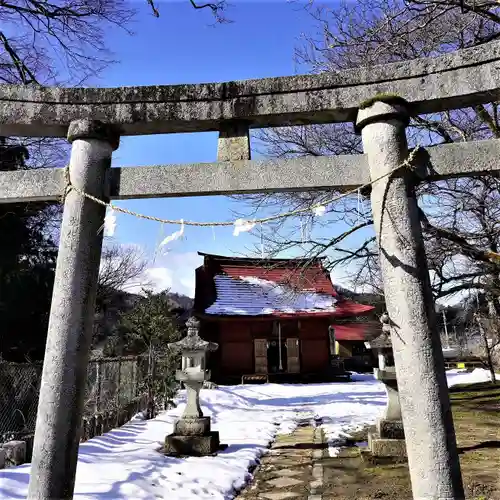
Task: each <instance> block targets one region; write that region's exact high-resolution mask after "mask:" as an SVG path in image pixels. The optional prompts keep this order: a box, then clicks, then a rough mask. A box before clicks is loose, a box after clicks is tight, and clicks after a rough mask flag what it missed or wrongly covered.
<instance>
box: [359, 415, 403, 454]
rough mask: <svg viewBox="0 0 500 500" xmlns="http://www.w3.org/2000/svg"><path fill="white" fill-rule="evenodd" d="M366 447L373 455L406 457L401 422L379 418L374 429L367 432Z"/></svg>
mask: <svg viewBox="0 0 500 500" xmlns="http://www.w3.org/2000/svg"><path fill="white" fill-rule="evenodd" d="M368 449H369V450H370V453H371V455H372V456H373V457H378V458H389V457H396V458H406V442H405V433H404V428H403V422H402V421H401V420H387V419H385V418H381V419H380V420H379V421H378V422H377V426H376V431H375V432H370V433H369V434H368Z"/></svg>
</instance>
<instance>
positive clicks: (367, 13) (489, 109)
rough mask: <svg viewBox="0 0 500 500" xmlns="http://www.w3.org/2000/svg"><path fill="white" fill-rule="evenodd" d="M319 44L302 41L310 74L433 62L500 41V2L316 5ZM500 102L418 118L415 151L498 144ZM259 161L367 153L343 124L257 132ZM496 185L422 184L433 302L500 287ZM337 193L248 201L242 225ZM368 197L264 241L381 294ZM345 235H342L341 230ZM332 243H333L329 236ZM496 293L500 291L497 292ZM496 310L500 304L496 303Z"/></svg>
mask: <svg viewBox="0 0 500 500" xmlns="http://www.w3.org/2000/svg"><path fill="white" fill-rule="evenodd" d="M306 8H307V9H309V12H310V14H311V16H313V17H314V19H315V20H316V22H317V25H318V28H319V29H318V35H317V36H307V37H303V40H302V43H301V45H300V46H299V47H298V48H297V50H296V60H297V62H298V63H299V64H300V65H302V66H305V67H307V68H308V69H309V70H310V71H311V72H313V73H318V72H323V71H333V72H335V71H341V70H344V69H348V68H352V67H357V66H371V65H374V64H384V63H390V62H396V61H402V60H409V59H414V58H418V57H432V56H436V55H439V54H443V53H446V52H450V51H453V50H457V49H461V48H465V47H471V46H475V45H479V44H482V43H485V42H487V41H490V40H493V39H495V38H497V37H498V36H499V35H500V22H499V17H498V14H499V12H500V6H499V5H498V3H493V2H491V3H480V4H479V3H478V4H477V5H476V10H475V11H473V10H472V7H471V6H470V5H469V6H467V5H465V6H464V12H462V7H461V5H460V2H459V1H456V2H455V1H448V0H442V1H438V0H428V1H427V0H425V1H422V2H421V1H413V0H408V1H404V0H375V1H372V0H360V1H358V2H356V3H352V2H342V3H340V4H339V5H335V6H334V7H331V6H330V7H326V6H322V5H319V4H318V3H317V2H310V3H309V4H308V6H307V7H306ZM498 106H499V103H497V102H493V103H490V104H489V105H485V106H477V107H475V108H468V109H461V110H456V111H451V112H444V113H436V114H433V115H423V116H417V117H415V118H413V119H412V122H411V124H410V127H409V129H408V138H409V143H410V146H415V145H417V144H420V145H423V146H428V145H436V144H443V143H450V142H459V141H469V140H477V139H486V138H492V137H497V138H498V137H500V121H499V107H498ZM257 139H258V142H259V147H260V150H261V151H262V152H264V153H265V154H267V155H270V156H273V157H290V156H294V157H297V156H298V157H300V156H311V155H312V156H318V155H337V154H357V153H361V152H362V148H361V142H360V138H359V136H356V135H355V134H354V131H353V130H352V127H351V126H350V125H347V124H332V125H326V126H325V125H315V126H304V127H289V128H280V129H274V130H269V129H268V130H264V131H261V132H260V133H259V134H258V136H257ZM498 187H499V185H498V180H497V179H496V178H495V177H493V176H490V177H482V178H467V179H453V180H449V181H442V182H439V183H432V184H431V183H421V184H420V185H419V186H418V188H417V194H418V196H419V204H420V207H421V210H420V215H421V223H422V229H423V231H424V235H425V238H426V245H427V250H428V252H427V253H428V256H429V266H430V269H431V278H432V282H433V288H434V292H435V296H436V297H437V298H439V297H449V296H452V295H454V294H457V293H463V292H464V291H465V290H468V289H470V288H478V289H482V288H484V286H485V281H486V280H490V281H491V280H493V281H495V280H496V281H498V274H499V271H500V269H499V263H498V259H497V258H495V255H496V254H497V252H498V251H499V248H498V245H499V242H500V241H499V233H498V229H499V227H498V220H499V218H498V217H499V215H500V212H499V211H500V203H499V202H500V195H499V194H498ZM335 194H336V193H334V192H324V191H322V192H314V193H280V194H271V195H252V196H251V197H247V198H245V199H246V200H247V201H248V202H249V205H250V206H249V208H247V209H245V210H244V214H243V215H245V216H248V215H249V212H252V211H256V210H258V209H259V208H261V207H263V206H265V207H266V208H267V210H269V211H271V213H273V212H274V213H278V212H282V211H285V210H294V209H297V208H307V207H312V206H313V205H315V204H317V203H325V202H326V201H327V200H329V199H332V197H334V196H335ZM368 195H369V192H368V191H367V192H359V193H358V195H357V196H356V195H354V196H350V197H347V198H343V199H342V200H340V201H338V202H333V203H329V204H328V207H327V212H326V214H325V216H323V217H321V218H318V217H315V216H314V214H313V212H312V211H311V212H310V213H307V214H303V215H301V216H300V217H295V218H293V219H287V220H280V221H277V222H274V223H272V224H270V225H269V226H267V227H268V230H266V231H265V232H264V234H263V236H262V239H263V241H264V244H265V246H266V250H267V251H268V253H269V254H270V255H277V254H280V253H282V252H283V251H287V252H288V253H290V252H295V253H297V254H299V255H302V256H303V255H307V256H310V257H311V258H312V257H316V256H318V255H326V256H327V257H328V261H327V264H328V266H329V267H330V269H346V268H347V269H349V270H350V272H349V278H350V281H351V282H352V285H354V286H357V287H363V286H364V287H367V286H368V288H375V289H378V288H380V283H381V279H380V269H379V265H378V251H377V246H376V239H375V233H374V230H373V227H372V220H371V210H370V204H369V198H368ZM337 228H340V229H337ZM332 234H333V235H332ZM497 288H498V289H500V287H497ZM496 303H498V301H497V302H496Z"/></svg>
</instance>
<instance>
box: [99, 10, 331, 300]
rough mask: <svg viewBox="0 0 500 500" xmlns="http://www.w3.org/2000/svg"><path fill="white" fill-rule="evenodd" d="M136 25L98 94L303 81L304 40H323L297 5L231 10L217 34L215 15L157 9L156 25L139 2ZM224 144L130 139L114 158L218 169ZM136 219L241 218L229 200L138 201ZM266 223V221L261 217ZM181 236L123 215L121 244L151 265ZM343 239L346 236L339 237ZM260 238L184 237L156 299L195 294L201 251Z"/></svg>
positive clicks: (130, 204) (122, 40) (198, 232)
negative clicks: (158, 251) (161, 248)
mask: <svg viewBox="0 0 500 500" xmlns="http://www.w3.org/2000/svg"><path fill="white" fill-rule="evenodd" d="M135 2H136V3H137V9H138V16H137V18H136V21H135V24H134V26H132V29H133V30H134V32H135V35H134V36H130V35H128V34H127V33H126V32H124V31H120V30H114V31H111V32H110V33H109V37H108V45H109V47H110V48H111V50H112V51H113V52H114V56H115V58H116V59H117V60H118V61H119V63H118V64H115V65H113V66H111V67H109V68H108V69H106V70H105V71H104V72H103V73H102V75H100V78H99V79H96V80H94V81H93V82H91V83H92V84H93V85H96V86H104V87H115V86H130V85H162V84H163V85H168V84H177V83H201V82H211V81H226V80H239V79H247V78H262V77H270V76H282V75H292V74H295V73H303V72H306V71H307V69H306V68H298V67H297V66H296V64H295V62H294V60H293V53H294V48H295V47H296V46H297V45H298V44H299V38H300V35H301V33H309V34H311V33H316V32H317V27H316V25H315V24H314V21H313V19H312V18H311V17H310V16H309V14H308V13H307V12H306V11H305V10H304V8H303V5H304V4H300V3H296V2H287V1H286V0H282V1H281V2H275V3H271V2H250V1H248V2H245V1H233V4H232V5H231V7H230V8H229V10H228V12H227V16H228V17H229V18H230V19H231V20H232V21H233V22H232V23H230V24H218V25H214V24H213V18H212V16H211V13H210V11H209V10H208V9H207V10H203V11H202V10H199V11H196V10H194V9H193V8H192V7H191V6H190V5H189V2H188V1H187V0H185V1H182V2H181V1H177V2H158V4H157V5H158V7H159V11H160V17H159V18H155V17H153V16H152V15H151V12H150V10H149V8H148V5H147V3H146V0H135ZM216 152H217V134H216V133H203V134H170V135H154V136H146V137H144V136H142V137H124V138H123V139H122V142H121V144H120V147H119V149H118V150H117V151H116V152H115V154H114V163H113V165H114V166H130V165H135V166H139V165H155V164H169V163H190V162H211V161H215V160H216ZM122 204H123V205H124V206H126V207H127V208H129V209H132V210H135V211H138V212H143V213H147V214H151V215H156V216H158V217H163V218H169V219H185V220H198V221H206V220H211V221H217V220H232V219H234V218H235V217H234V216H233V214H232V212H231V210H232V209H236V210H237V209H238V208H241V207H239V206H236V202H234V201H232V200H229V199H228V198H227V197H200V198H192V197H190V198H179V199H154V200H134V201H127V202H123V203H122ZM263 215H265V214H263ZM177 229H178V227H175V226H165V227H163V228H162V227H161V225H159V224H157V223H154V222H148V221H144V220H139V219H135V218H133V217H130V216H127V215H118V218H117V228H116V233H115V236H114V240H115V241H116V242H118V243H122V244H132V245H138V246H140V247H141V248H142V249H143V250H144V252H145V254H146V255H147V256H148V257H152V255H153V254H154V250H155V246H156V245H157V243H158V242H159V241H160V239H161V238H162V237H164V236H166V235H167V234H170V233H172V232H173V231H176V230H177ZM339 232H340V231H339ZM255 242H256V240H255V237H252V236H251V235H249V234H244V235H241V236H239V237H234V236H233V235H232V228H218V229H215V231H212V230H211V229H204V228H192V227H187V228H186V231H185V237H184V239H183V240H180V241H177V242H175V243H174V244H172V245H171V251H170V252H169V253H168V254H166V255H162V256H158V257H157V258H156V259H155V261H154V263H152V264H151V267H152V269H151V270H150V276H151V279H153V280H154V281H155V282H156V286H157V288H158V289H161V288H165V287H169V288H171V289H172V290H173V291H178V292H181V293H188V294H192V292H193V286H194V269H195V267H196V266H197V265H199V264H200V263H201V259H200V258H199V257H197V256H196V252H197V251H204V252H208V253H217V254H229V255H231V254H243V253H245V252H246V249H247V248H249V247H251V246H252V245H253V244H254V243H255Z"/></svg>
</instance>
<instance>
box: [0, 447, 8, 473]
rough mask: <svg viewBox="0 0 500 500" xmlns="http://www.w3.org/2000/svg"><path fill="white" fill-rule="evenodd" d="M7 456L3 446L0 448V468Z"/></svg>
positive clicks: (2, 466) (3, 465)
mask: <svg viewBox="0 0 500 500" xmlns="http://www.w3.org/2000/svg"><path fill="white" fill-rule="evenodd" d="M6 458H7V453H5V450H4V449H3V448H0V469H3V468H4V467H5V459H6Z"/></svg>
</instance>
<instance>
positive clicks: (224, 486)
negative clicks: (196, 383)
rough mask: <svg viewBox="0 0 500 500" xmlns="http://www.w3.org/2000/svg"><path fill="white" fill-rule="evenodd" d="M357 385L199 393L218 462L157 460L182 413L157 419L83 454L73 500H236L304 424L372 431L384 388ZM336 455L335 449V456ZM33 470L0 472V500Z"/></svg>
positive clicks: (456, 379)
mask: <svg viewBox="0 0 500 500" xmlns="http://www.w3.org/2000/svg"><path fill="white" fill-rule="evenodd" d="M353 380H354V382H351V383H332V384H308V385H278V384H266V385H245V386H231V387H220V388H219V389H212V390H203V391H202V392H201V398H202V408H203V411H204V413H205V414H206V415H210V416H211V417H212V428H213V430H218V431H219V432H220V437H221V442H222V443H224V444H228V445H229V446H228V448H227V449H226V450H225V451H223V452H221V453H219V454H218V455H217V456H216V457H203V458H188V459H176V458H170V457H164V456H162V455H161V454H160V453H158V451H157V450H158V449H159V448H160V446H161V444H162V442H163V440H164V438H165V436H166V435H167V434H169V433H170V432H172V429H173V422H174V419H175V418H176V417H178V416H179V415H180V414H181V413H182V411H183V408H184V403H183V402H182V398H183V397H184V394H182V393H181V395H180V399H179V405H178V407H177V408H176V409H173V410H171V411H169V412H165V413H162V414H161V415H159V416H158V417H157V418H155V419H153V420H149V421H143V420H141V419H139V418H136V419H134V420H132V421H131V422H129V423H128V424H126V425H124V426H123V427H121V428H119V429H115V430H113V431H111V432H109V433H107V434H106V435H104V436H101V437H97V438H94V439H91V440H90V441H88V442H86V443H83V444H82V445H81V446H80V452H79V461H78V471H77V478H76V489H75V497H74V498H75V500H90V499H92V500H95V499H97V500H104V499H106V500H111V499H112V500H118V499H133V500H136V499H137V500H139V499H155V498H156V499H158V498H159V499H163V498H165V499H169V500H187V499H189V500H194V499H199V500H204V499H221V500H222V499H231V498H233V496H234V494H235V491H238V490H240V489H241V488H242V487H243V486H244V484H245V483H246V482H247V481H248V480H249V479H250V474H249V473H248V468H249V467H250V466H251V465H253V464H255V463H256V461H257V459H258V457H260V455H262V453H264V452H265V450H266V448H267V446H268V444H269V443H270V442H271V441H272V440H273V439H274V437H275V435H276V433H277V432H290V431H291V430H292V429H293V428H294V427H295V425H296V423H297V422H298V421H299V420H301V419H309V418H314V417H317V418H322V419H323V427H324V430H325V433H326V435H327V436H328V438H329V440H330V441H332V442H335V439H336V438H338V437H340V436H342V435H345V433H346V432H348V431H350V430H352V429H355V428H357V427H358V426H360V425H364V424H367V423H372V422H374V421H375V420H376V418H377V417H378V416H379V415H380V414H381V412H382V411H383V408H384V406H385V393H384V389H383V386H382V384H380V383H379V382H377V381H375V380H374V379H373V377H372V376H371V375H355V376H354V377H353ZM448 380H449V385H453V384H457V383H464V382H480V381H484V380H488V374H487V372H486V371H484V370H475V371H474V372H473V373H471V374H465V373H457V372H456V371H453V372H449V375H448ZM334 451H335V450H334V449H333V448H332V449H331V452H334ZM29 472H30V466H29V464H28V465H24V466H20V467H15V468H11V469H5V470H2V471H0V498H1V499H2V500H3V499H24V498H26V494H27V487H28V481H29Z"/></svg>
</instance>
